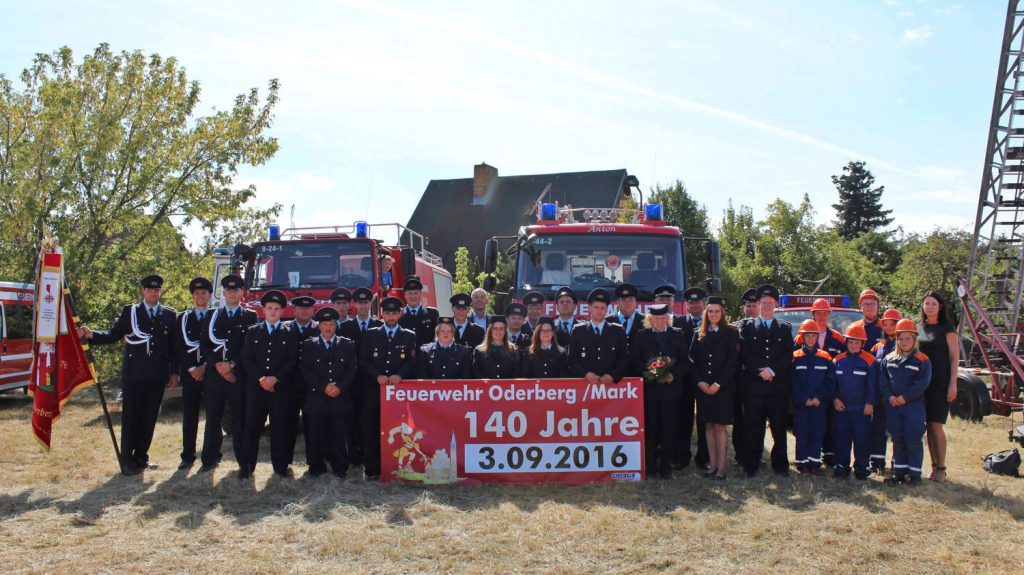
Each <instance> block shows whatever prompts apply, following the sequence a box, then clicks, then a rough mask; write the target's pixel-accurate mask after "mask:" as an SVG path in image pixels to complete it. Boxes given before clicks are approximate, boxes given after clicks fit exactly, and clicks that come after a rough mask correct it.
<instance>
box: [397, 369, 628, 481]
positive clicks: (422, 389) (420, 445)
mask: <svg viewBox="0 0 1024 575" xmlns="http://www.w3.org/2000/svg"><path fill="white" fill-rule="evenodd" d="M380 399H381V402H380V403H381V408H380V425H381V434H380V447H381V476H382V478H383V479H384V481H410V482H418V483H426V484H453V483H459V484H473V483H566V484H580V483H600V482H611V481H639V480H641V479H643V477H644V472H645V469H644V396H643V384H642V382H641V381H640V380H639V379H636V378H626V379H623V380H622V381H621V382H619V383H617V384H611V385H601V384H589V383H587V382H586V381H584V380H581V379H544V380H535V379H515V380H475V379H474V380H457V381H427V380H423V381H419V380H411V381H406V382H403V383H402V384H400V385H386V386H381V389H380Z"/></svg>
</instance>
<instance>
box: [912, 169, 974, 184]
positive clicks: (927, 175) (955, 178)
mask: <svg viewBox="0 0 1024 575" xmlns="http://www.w3.org/2000/svg"><path fill="white" fill-rule="evenodd" d="M917 174H918V175H919V176H920V177H921V178H923V179H925V180H928V181H930V182H944V183H953V182H960V181H962V180H963V178H964V171H963V170H960V169H957V168H947V167H945V166H932V165H926V166H919V167H918V168H917Z"/></svg>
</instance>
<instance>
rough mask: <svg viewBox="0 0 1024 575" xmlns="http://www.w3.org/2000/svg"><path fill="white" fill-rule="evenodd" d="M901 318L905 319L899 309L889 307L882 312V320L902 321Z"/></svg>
mask: <svg viewBox="0 0 1024 575" xmlns="http://www.w3.org/2000/svg"><path fill="white" fill-rule="evenodd" d="M901 319H903V316H902V315H900V311H899V310H897V309H887V310H885V313H883V314H882V321H887V320H888V321H900V320H901Z"/></svg>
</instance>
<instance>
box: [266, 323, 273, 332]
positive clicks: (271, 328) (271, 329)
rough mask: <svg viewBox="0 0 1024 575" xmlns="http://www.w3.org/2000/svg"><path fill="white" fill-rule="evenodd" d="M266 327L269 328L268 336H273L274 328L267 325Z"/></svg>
mask: <svg viewBox="0 0 1024 575" xmlns="http://www.w3.org/2000/svg"><path fill="white" fill-rule="evenodd" d="M267 327H268V328H270V335H274V326H273V325H270V324H269V323H268V324H267Z"/></svg>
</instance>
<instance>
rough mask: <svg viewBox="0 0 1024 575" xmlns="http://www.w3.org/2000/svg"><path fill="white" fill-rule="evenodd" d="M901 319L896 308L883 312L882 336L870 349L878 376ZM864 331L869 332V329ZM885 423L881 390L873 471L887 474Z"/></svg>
mask: <svg viewBox="0 0 1024 575" xmlns="http://www.w3.org/2000/svg"><path fill="white" fill-rule="evenodd" d="M901 319H903V316H901V315H900V312H898V311H896V310H894V309H887V310H885V313H884V314H882V319H881V321H880V322H879V323H881V325H882V337H881V338H880V339H879V340H878V341H877V342H876V343H875V345H874V346H873V347H872V348H871V350H870V351H871V355H873V356H875V372H876V377H877V372H878V368H879V367H880V366H881V361H882V358H883V357H885V356H887V355H889V354H890V353H891V352H892V350H894V349H896V322H898V321H900V320H901ZM854 323H858V322H854ZM860 323H863V322H860ZM864 331H865V333H867V329H865V330H864ZM870 338H871V334H870V333H868V339H870ZM869 343H870V342H869ZM885 424H886V421H885V400H884V399H883V398H882V394H881V392H880V391H879V392H878V395H877V396H876V397H875V413H874V415H872V416H871V471H872V472H874V473H878V474H879V475H883V474H885V452H886V447H887V444H888V442H889V439H888V435H887V434H886V425H885Z"/></svg>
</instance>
